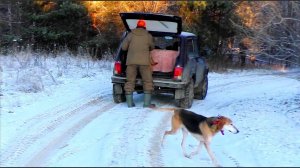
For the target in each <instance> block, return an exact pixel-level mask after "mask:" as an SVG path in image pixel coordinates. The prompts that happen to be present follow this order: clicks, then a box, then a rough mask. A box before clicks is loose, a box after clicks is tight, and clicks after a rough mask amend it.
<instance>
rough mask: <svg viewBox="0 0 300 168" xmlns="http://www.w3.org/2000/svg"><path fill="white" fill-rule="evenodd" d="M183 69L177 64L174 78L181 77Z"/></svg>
mask: <svg viewBox="0 0 300 168" xmlns="http://www.w3.org/2000/svg"><path fill="white" fill-rule="evenodd" d="M182 71H183V68H182V67H181V66H176V67H175V70H174V79H181V78H182Z"/></svg>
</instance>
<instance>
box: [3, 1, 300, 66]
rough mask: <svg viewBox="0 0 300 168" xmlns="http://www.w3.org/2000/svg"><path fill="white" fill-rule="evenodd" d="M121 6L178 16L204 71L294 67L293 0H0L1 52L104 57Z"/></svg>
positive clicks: (299, 41)
mask: <svg viewBox="0 0 300 168" xmlns="http://www.w3.org/2000/svg"><path fill="white" fill-rule="evenodd" d="M120 12H151V13H163V14H172V15H177V16H180V17H182V20H183V31H188V32H192V33H194V34H196V35H197V36H198V37H199V42H200V43H199V44H200V46H199V48H200V52H201V55H202V56H204V57H205V58H206V59H207V60H208V62H209V64H210V68H211V69H220V68H227V67H228V66H231V67H232V66H236V67H239V68H240V67H243V66H247V65H250V66H261V65H266V64H267V65H280V66H284V67H290V66H299V65H300V19H299V18H300V2H299V1H219V0H210V1H75V0H43V1H42V0H22V1H21V0H19V1H18V0H13V1H8V0H2V1H1V2H0V52H1V53H0V54H7V55H9V53H10V52H15V51H20V50H24V49H30V50H32V51H33V52H48V53H52V54H54V55H55V54H56V53H59V52H60V51H65V50H66V49H67V50H69V51H71V52H72V53H74V55H78V56H80V55H84V54H83V53H88V54H89V55H90V56H91V57H93V58H94V59H111V58H113V57H114V53H115V52H116V50H117V48H118V45H119V42H120V38H121V36H122V33H123V32H124V30H125V28H124V26H123V24H122V21H121V19H120V16H119V13H120Z"/></svg>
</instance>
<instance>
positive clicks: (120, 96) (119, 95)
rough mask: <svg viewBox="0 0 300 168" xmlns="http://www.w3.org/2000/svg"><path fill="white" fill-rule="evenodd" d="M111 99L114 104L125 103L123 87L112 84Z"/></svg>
mask: <svg viewBox="0 0 300 168" xmlns="http://www.w3.org/2000/svg"><path fill="white" fill-rule="evenodd" d="M113 99H114V102H115V103H122V102H125V101H126V97H125V94H124V91H123V87H122V86H121V85H119V84H113Z"/></svg>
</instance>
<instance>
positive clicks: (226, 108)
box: [0, 0, 300, 167]
mask: <svg viewBox="0 0 300 168" xmlns="http://www.w3.org/2000/svg"><path fill="white" fill-rule="evenodd" d="M130 12H135V13H134V14H136V13H143V14H144V13H150V14H157V15H159V16H160V17H161V18H162V16H161V15H167V16H168V17H170V16H171V17H173V18H178V17H174V16H179V17H180V18H181V20H180V22H181V21H182V31H181V34H176V36H175V35H174V34H173V37H175V38H177V39H180V40H181V41H182V43H181V44H183V42H186V43H185V45H186V46H184V45H182V46H184V47H181V46H180V47H181V48H180V47H178V48H177V51H176V50H175V51H172V50H173V49H167V47H165V48H163V49H162V50H163V51H162V52H169V53H173V55H175V56H177V57H171V56H170V54H169V55H168V54H165V55H166V56H167V55H168V56H170V57H168V56H167V57H164V58H169V59H162V61H160V62H159V63H169V64H167V65H171V66H170V67H169V71H168V72H163V71H162V70H156V71H155V70H153V69H151V73H152V77H153V81H154V83H155V82H156V83H155V84H157V83H158V82H159V81H161V83H160V84H162V86H156V87H155V89H154V91H153V92H152V93H148V96H149V95H150V98H151V101H152V103H154V104H156V106H157V107H160V108H169V109H170V108H179V107H181V108H182V107H187V108H183V109H187V110H190V111H193V112H194V113H196V114H198V115H203V116H206V117H207V118H209V117H213V116H215V117H214V119H217V120H216V121H218V122H215V120H214V122H212V125H210V126H209V125H208V124H207V128H209V129H210V130H212V128H214V130H215V131H216V130H217V127H216V125H215V124H218V123H220V121H221V120H218V119H220V118H223V119H224V117H222V116H225V117H227V118H229V119H230V120H231V121H232V123H231V124H232V125H229V128H231V131H230V129H228V130H229V131H228V130H226V129H223V128H225V127H223V128H222V129H221V127H218V129H219V128H220V129H221V130H220V132H217V133H216V134H215V135H214V136H212V138H211V143H210V148H211V152H208V151H209V150H207V149H206V148H207V146H206V144H205V145H203V147H202V148H200V147H199V146H200V145H201V143H203V142H201V143H199V139H198V140H197V139H196V138H194V137H193V136H192V135H196V136H195V137H197V136H198V135H200V133H199V134H197V133H196V134H192V133H190V132H189V133H188V134H187V138H186V140H185V145H182V144H183V140H182V138H183V135H184V134H182V132H183V131H182V130H180V129H179V130H178V131H177V133H176V134H175V133H174V134H173V135H170V136H169V135H168V136H166V138H165V141H164V144H163V145H162V141H161V139H162V137H163V135H164V133H166V132H168V131H169V130H171V127H172V123H171V118H172V115H173V114H174V113H173V112H163V111H160V110H156V109H151V108H146V107H145V106H143V105H145V102H146V101H145V99H146V98H145V96H144V95H145V92H143V90H137V88H138V87H135V89H136V90H135V92H133V93H131V98H132V100H131V103H132V102H134V103H135V106H134V107H130V108H129V107H128V104H129V103H128V102H129V101H128V100H129V98H127V97H126V98H125V93H124V92H125V91H124V83H121V82H120V81H122V80H123V81H126V80H127V79H126V76H125V75H126V72H125V69H126V66H125V61H126V60H125V59H124V57H125V56H124V55H125V54H124V53H125V52H123V51H122V52H121V50H120V48H121V47H120V42H121V41H122V40H123V39H124V37H125V35H127V34H126V32H125V31H126V28H128V27H126V26H124V25H126V24H124V22H123V21H122V19H121V17H120V13H127V14H128V13H130ZM157 15H154V16H157ZM127 16H128V15H127ZM153 18H154V17H153V15H152V18H150V19H149V18H148V19H149V20H150V21H149V20H147V21H149V22H147V24H148V23H150V22H151V21H152V23H157V22H159V24H156V26H153V27H158V26H160V28H161V27H168V25H167V24H165V23H167V22H164V21H166V20H159V19H157V18H158V17H156V19H157V20H158V21H157V20H154V21H153V20H152V19H153ZM161 18H160V19H161ZM135 19H136V18H135ZM133 20H134V19H133ZM169 21H170V20H169ZM177 21H178V20H177ZM180 22H179V23H180ZM132 23H133V21H132ZM173 23H178V22H173ZM135 24H136V23H134V26H135ZM153 25H155V24H153ZM169 25H171V24H169ZM170 27H171V28H172V26H170ZM127 30H128V29H127ZM158 30H164V29H158ZM168 30H170V29H168ZM177 30H178V29H177ZM129 31H130V30H128V32H129ZM163 33H166V32H163ZM167 33H170V32H167ZM164 35H165V34H163V37H161V36H157V37H155V38H158V39H163V40H165V41H162V43H167V42H169V41H168V40H170V39H171V40H174V39H175V38H174V39H172V38H173V37H170V36H164ZM191 39H192V40H191ZM171 40H170V41H171ZM159 42H160V41H159ZM172 42H173V41H172ZM188 42H191V43H188ZM157 44H160V43H157ZM165 46H167V45H165ZM190 46H194V47H190ZM195 46H196V47H195ZM189 47H190V48H192V49H193V50H194V51H195V50H196V49H197V52H196V54H194V53H193V52H192V54H190V50H188V49H189ZM159 49H161V48H159ZM179 49H181V50H179ZM168 50H169V51H168ZM174 53H175V54H174ZM122 54H124V55H122ZM176 54H177V55H176ZM170 58H171V59H170ZM173 58H175V59H173ZM177 58H179V59H177ZM120 60H122V61H123V62H122V63H120V62H121V61H120ZM135 60H137V59H135ZM180 61H181V62H180ZM172 63H173V64H172ZM160 65H162V64H160ZM124 67H125V68H124ZM151 68H153V67H151ZM152 70H153V71H152ZM191 72H193V73H191ZM194 72H195V73H194ZM196 72H197V73H198V74H197V73H196ZM199 72H200V73H199ZM199 74H200V75H199ZM184 75H185V76H184ZM184 77H185V78H184ZM113 79H114V80H115V81H117V82H120V83H117V82H114V81H113ZM138 80H139V79H137V80H136V81H137V82H136V83H138ZM176 82H177V83H176ZM196 83H197V84H196ZM169 86H176V87H175V89H174V88H172V87H169ZM140 88H141V87H140ZM163 89H165V91H168V92H166V93H160V91H162V90H163ZM126 96H127V95H126ZM151 96H152V97H151ZM148 98H149V97H148ZM148 100H149V99H148ZM148 102H149V101H148ZM178 102H179V103H178ZM175 118H176V117H175ZM191 118H192V117H191ZM201 118H202V119H203V118H205V117H201ZM197 119H198V118H197ZM177 121H179V120H177ZM194 121H195V120H194ZM206 121H208V120H206ZM227 121H229V120H227ZM197 122H198V120H197ZM195 123H196V122H194V123H193V124H194V125H196V124H197V123H196V124H195ZM199 123H200V122H199ZM207 123H208V122H207ZM228 123H229V122H228ZM200 125H201V124H198V125H196V129H195V130H198V129H199V130H200ZM233 125H234V126H233ZM197 126H199V127H197ZM202 126H203V125H202ZM218 126H219V125H218ZM227 126H228V125H227ZM201 128H202V127H201ZM227 128H228V127H227ZM232 128H236V130H237V129H238V130H239V131H236V132H235V133H232ZM209 129H206V130H209ZM299 130H300V1H299V0H297V1H296V0H295V1H289V0H288V1H284V0H282V1H279V0H278V1H274V0H273V1H256V0H255V1H254V0H248V1H246V0H245V1H244V0H199V1H197V0H186V1H98V0H97V1H96V0H95V1H87V0H0V167H212V166H222V167H299V166H300V159H299V158H300V132H299ZM169 132H170V131H169ZM171 132H172V131H171ZM207 132H209V131H207ZM205 142H206V141H205ZM198 144H200V145H199V146H198ZM184 147H185V150H186V152H187V154H188V155H186V154H184V153H183V148H184ZM195 149H201V150H199V151H200V152H199V151H198V153H196V152H195ZM192 153H193V154H195V155H194V156H193V157H192V155H189V154H192ZM211 153H213V154H214V155H215V160H214V159H211ZM216 160H217V161H216ZM216 163H218V164H216Z"/></svg>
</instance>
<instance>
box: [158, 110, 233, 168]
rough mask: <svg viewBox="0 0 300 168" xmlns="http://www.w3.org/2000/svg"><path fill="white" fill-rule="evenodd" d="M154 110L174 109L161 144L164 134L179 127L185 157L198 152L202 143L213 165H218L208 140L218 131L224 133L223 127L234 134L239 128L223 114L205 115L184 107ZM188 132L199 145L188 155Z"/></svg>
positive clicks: (173, 131) (172, 131)
mask: <svg viewBox="0 0 300 168" xmlns="http://www.w3.org/2000/svg"><path fill="white" fill-rule="evenodd" d="M154 109H155V110H162V111H174V114H173V116H172V119H171V123H172V128H171V130H170V131H165V133H164V136H163V138H162V141H161V144H162V145H163V142H164V139H165V137H166V135H172V134H175V133H176V132H177V130H178V129H179V128H181V129H182V133H183V138H182V142H181V148H182V150H183V155H184V156H185V157H187V158H191V157H192V156H194V155H196V154H198V153H199V152H200V150H201V147H202V145H203V144H204V146H205V148H206V150H207V152H208V154H209V156H210V158H211V160H212V162H213V164H214V165H215V166H220V165H219V164H218V162H217V160H216V158H215V156H214V154H213V152H212V150H211V148H210V142H211V140H212V138H213V137H214V136H215V135H216V134H217V133H218V132H221V133H222V134H223V135H224V129H226V130H228V131H230V132H232V133H234V134H236V133H238V132H239V130H238V129H237V128H236V127H235V126H234V125H233V124H232V121H231V120H230V119H229V118H227V117H224V116H217V117H205V116H202V115H199V114H196V113H194V112H192V111H188V110H186V109H176V108H154ZM188 133H190V134H191V135H193V136H194V137H195V138H196V139H197V140H198V141H199V145H198V147H197V149H196V150H195V151H193V152H192V153H190V154H189V155H188V154H186V152H185V139H186V136H187V135H188Z"/></svg>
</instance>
